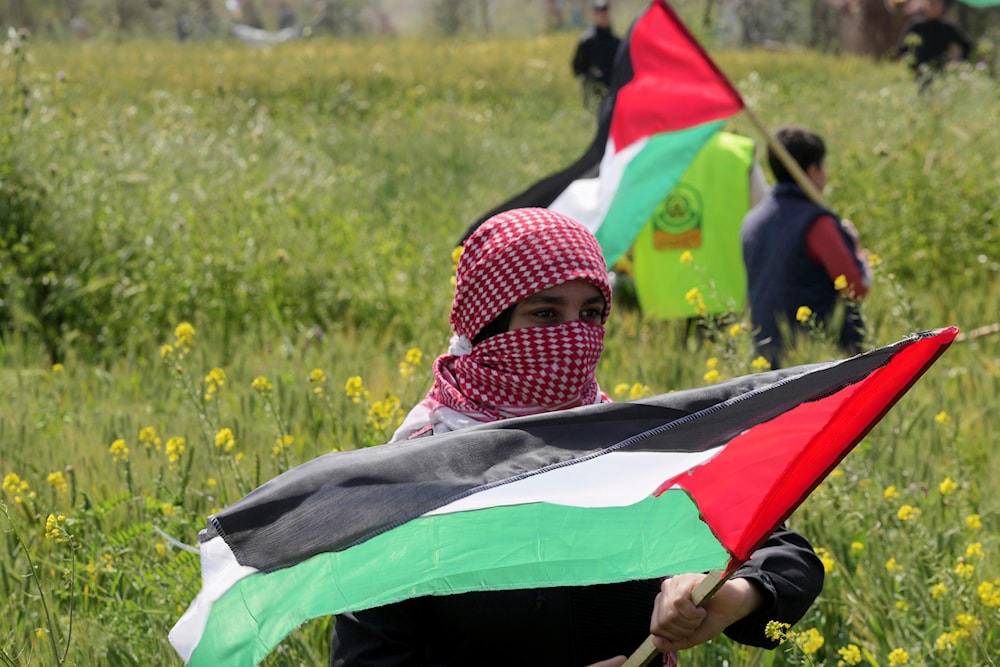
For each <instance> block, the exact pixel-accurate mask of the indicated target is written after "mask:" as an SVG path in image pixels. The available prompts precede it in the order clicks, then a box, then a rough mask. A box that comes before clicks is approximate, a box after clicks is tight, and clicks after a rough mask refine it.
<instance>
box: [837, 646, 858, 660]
mask: <svg viewBox="0 0 1000 667" xmlns="http://www.w3.org/2000/svg"><path fill="white" fill-rule="evenodd" d="M837 655H839V656H840V661H841V662H842V663H843V664H845V665H860V664H861V649H860V648H858V646H857V645H856V644H848V645H847V646H842V647H840V648H839V649H837ZM838 664H839V663H838Z"/></svg>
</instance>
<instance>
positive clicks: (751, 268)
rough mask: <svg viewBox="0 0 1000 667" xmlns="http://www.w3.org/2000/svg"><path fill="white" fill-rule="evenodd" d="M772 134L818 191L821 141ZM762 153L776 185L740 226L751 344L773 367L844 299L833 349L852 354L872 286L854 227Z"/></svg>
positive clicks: (784, 131)
mask: <svg viewBox="0 0 1000 667" xmlns="http://www.w3.org/2000/svg"><path fill="white" fill-rule="evenodd" d="M776 138H777V140H778V141H779V142H781V144H782V145H783V146H784V147H785V148H786V149H787V150H788V152H789V154H791V156H792V157H793V158H794V159H795V161H796V162H797V163H798V164H799V166H800V167H802V170H803V171H804V172H805V174H806V176H807V177H808V178H809V180H810V181H812V183H813V185H815V186H816V189H817V191H819V192H822V191H823V188H824V187H825V186H826V179H827V175H826V166H825V158H826V146H825V145H824V143H823V139H822V138H821V137H819V136H818V135H816V134H814V133H813V132H810V131H809V130H807V129H805V128H803V127H798V126H787V127H783V128H781V129H779V130H778V132H777V133H776ZM767 158H768V164H769V165H770V167H771V171H772V172H773V173H774V176H775V179H776V180H777V184H776V185H775V186H774V188H773V189H772V191H771V193H770V194H769V195H768V196H767V197H766V198H765V199H764V200H763V201H762V202H760V203H759V204H758V205H757V206H755V207H754V208H752V209H751V210H750V212H749V213H748V214H747V216H746V218H744V220H743V227H742V230H741V241H742V244H743V261H744V264H745V266H746V271H747V300H748V303H749V306H750V319H751V322H752V325H753V330H754V343H755V347H756V349H757V351H758V353H759V354H761V355H762V356H763V357H764V358H765V359H767V361H768V362H770V364H771V367H772V368H778V367H780V365H781V362H782V360H783V358H784V357H785V354H786V352H787V348H788V347H789V346H791V344H792V343H793V342H794V337H795V335H796V333H799V332H803V331H809V330H811V329H812V328H820V329H824V328H826V327H827V326H828V325H830V324H832V321H833V318H834V315H835V312H836V311H837V306H838V304H839V303H841V302H843V303H844V304H845V305H846V307H845V308H844V309H843V310H844V317H843V322H842V325H841V327H840V333H839V338H838V346H839V347H840V349H841V350H843V351H844V352H846V353H849V354H856V353H858V352H860V351H861V350H862V343H863V341H864V321H863V319H862V318H861V314H860V310H859V309H858V308H857V301H858V300H860V299H862V298H864V297H865V295H866V294H868V289H869V287H870V286H871V270H870V269H869V267H868V261H867V253H866V252H865V251H864V250H862V249H861V247H860V244H859V240H858V232H857V230H856V229H855V228H854V225H853V224H851V222H850V221H849V220H841V219H840V218H838V217H837V215H836V214H834V213H833V212H832V211H830V210H828V209H825V208H823V207H821V206H818V205H817V204H815V203H813V202H812V200H811V199H810V198H809V197H808V195H807V194H806V192H805V191H804V190H803V189H802V188H801V187H800V186H799V184H798V183H797V182H796V181H795V179H794V178H793V177H792V175H791V174H790V173H789V172H788V170H787V169H786V168H785V166H784V164H783V163H782V162H781V160H780V159H779V158H778V157H777V155H776V154H775V153H774V151H773V150H770V149H769V150H768V155H767ZM786 330H787V333H788V334H789V336H788V338H787V339H786Z"/></svg>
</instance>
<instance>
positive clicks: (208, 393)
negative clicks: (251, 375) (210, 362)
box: [205, 368, 226, 401]
mask: <svg viewBox="0 0 1000 667" xmlns="http://www.w3.org/2000/svg"><path fill="white" fill-rule="evenodd" d="M205 384H206V385H207V386H206V387H205V400H206V401H211V400H212V398H213V397H214V396H215V392H216V391H218V390H219V388H220V387H221V386H222V385H224V384H226V372H225V371H224V370H222V369H221V368H213V369H212V370H211V371H209V373H208V375H206V376H205Z"/></svg>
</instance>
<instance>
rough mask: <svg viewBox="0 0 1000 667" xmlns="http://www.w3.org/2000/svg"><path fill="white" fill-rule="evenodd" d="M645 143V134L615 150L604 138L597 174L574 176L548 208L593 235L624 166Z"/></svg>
mask: <svg viewBox="0 0 1000 667" xmlns="http://www.w3.org/2000/svg"><path fill="white" fill-rule="evenodd" d="M647 143H649V138H648V137H646V138H643V139H640V140H638V141H635V142H633V143H632V145H630V146H628V147H627V148H625V149H624V150H622V151H620V152H618V153H616V152H615V144H614V141H612V140H611V139H608V144H607V146H606V147H605V148H604V156H603V157H602V158H601V165H600V167H598V172H597V173H598V176H596V177H594V178H578V179H577V180H575V181H573V182H572V183H570V184H569V186H568V187H567V188H566V189H565V190H563V191H562V192H561V193H559V196H558V197H556V198H555V200H554V201H553V202H552V203H551V204H549V207H548V208H549V209H551V210H553V211H555V212H556V213H562V214H563V215H566V216H569V217H570V218H572V219H574V220H576V221H577V222H579V223H581V224H582V225H584V226H585V227H586V228H587V229H589V230H590V231H591V232H594V233H595V234H596V233H597V230H598V228H600V226H601V225H602V224H603V223H604V218H605V217H607V215H608V210H610V208H611V202H612V201H614V198H615V193H616V192H618V186H619V185H620V184H621V180H622V176H623V175H624V174H625V168H626V167H628V165H629V163H630V162H632V159H633V158H634V157H635V156H636V155H638V154H639V153H640V152H642V150H643V149H644V148H645V147H646V144H647Z"/></svg>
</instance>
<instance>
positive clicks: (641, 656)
mask: <svg viewBox="0 0 1000 667" xmlns="http://www.w3.org/2000/svg"><path fill="white" fill-rule="evenodd" d="M722 574H723V573H722V572H720V571H719V570H713V571H711V572H709V573H708V574H706V575H705V578H704V579H702V580H701V582H700V583H699V584H698V585H697V586H695V588H694V591H692V592H691V600H692V601H693V602H694V603H695V604H696V605H698V606H699V607H701V606H704V604H705V603H706V602H708V600H709V598H711V597H712V596H713V595H715V593H716V591H718V590H719V589H720V588H722V584H724V583H726V579H727V578H728V577H723V576H722ZM657 653H659V649H657V648H656V647H655V646H653V635H649V636H648V637H646V641H644V642H643V643H642V644H640V645H639V648H637V649H636V650H635V652H633V653H632V655H630V656H629V658H628V660H626V661H625V664H624V665H623V666H622V667H646V665H648V664H649V662H650V660H652V659H653V657H654V656H656V654H657Z"/></svg>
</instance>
